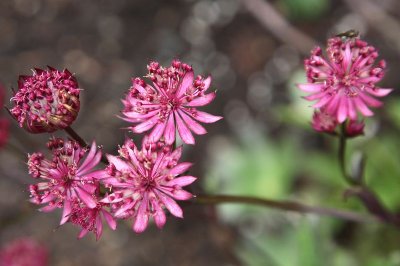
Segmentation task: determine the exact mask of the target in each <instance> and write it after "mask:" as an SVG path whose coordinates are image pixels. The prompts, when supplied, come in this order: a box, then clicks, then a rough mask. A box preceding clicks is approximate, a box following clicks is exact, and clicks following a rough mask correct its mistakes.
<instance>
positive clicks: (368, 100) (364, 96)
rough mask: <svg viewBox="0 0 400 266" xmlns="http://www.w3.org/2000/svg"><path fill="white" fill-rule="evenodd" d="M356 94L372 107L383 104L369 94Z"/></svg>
mask: <svg viewBox="0 0 400 266" xmlns="http://www.w3.org/2000/svg"><path fill="white" fill-rule="evenodd" d="M358 96H359V97H360V98H361V99H362V100H363V101H364V102H365V103H366V104H367V105H368V106H372V107H380V106H382V105H383V103H382V102H381V101H379V100H377V99H375V98H372V97H371V96H368V95H367V94H364V93H362V92H360V93H359V94H358Z"/></svg>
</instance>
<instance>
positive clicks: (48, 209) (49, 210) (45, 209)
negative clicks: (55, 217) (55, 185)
mask: <svg viewBox="0 0 400 266" xmlns="http://www.w3.org/2000/svg"><path fill="white" fill-rule="evenodd" d="M56 208H57V205H56V204H53V205H47V206H45V207H42V208H40V209H39V211H41V212H51V211H54V210H55V209H56Z"/></svg>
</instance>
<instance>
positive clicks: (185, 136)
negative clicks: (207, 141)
mask: <svg viewBox="0 0 400 266" xmlns="http://www.w3.org/2000/svg"><path fill="white" fill-rule="evenodd" d="M175 120H176V124H177V128H178V132H179V136H181V139H182V140H183V142H185V143H186V144H194V142H195V141H194V138H193V135H192V133H191V132H190V130H189V128H187V126H186V125H185V122H183V121H182V118H181V117H180V115H179V114H177V113H175Z"/></svg>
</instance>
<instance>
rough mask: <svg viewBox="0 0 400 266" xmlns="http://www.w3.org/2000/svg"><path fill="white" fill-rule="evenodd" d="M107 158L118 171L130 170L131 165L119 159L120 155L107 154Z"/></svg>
mask: <svg viewBox="0 0 400 266" xmlns="http://www.w3.org/2000/svg"><path fill="white" fill-rule="evenodd" d="M106 156H107V160H108V162H109V163H111V164H113V165H114V166H115V168H117V170H118V171H130V170H131V167H130V165H129V164H127V163H126V162H125V161H123V160H121V159H119V158H118V157H116V156H114V155H111V154H107V155H106Z"/></svg>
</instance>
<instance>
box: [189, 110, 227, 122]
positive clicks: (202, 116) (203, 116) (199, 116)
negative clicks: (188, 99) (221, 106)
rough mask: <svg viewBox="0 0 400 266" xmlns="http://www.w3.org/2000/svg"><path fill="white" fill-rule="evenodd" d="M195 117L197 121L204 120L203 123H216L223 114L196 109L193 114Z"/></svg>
mask: <svg viewBox="0 0 400 266" xmlns="http://www.w3.org/2000/svg"><path fill="white" fill-rule="evenodd" d="M191 116H192V117H193V118H194V119H196V120H197V121H200V122H203V123H214V122H217V121H218V120H221V119H222V116H215V115H211V114H209V113H206V112H202V111H196V112H195V114H193V115H191Z"/></svg>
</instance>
